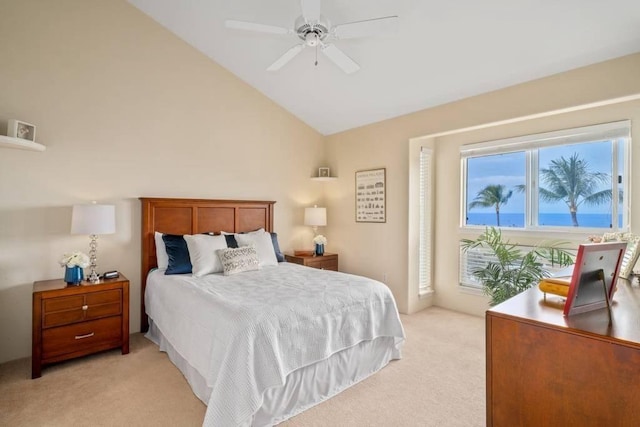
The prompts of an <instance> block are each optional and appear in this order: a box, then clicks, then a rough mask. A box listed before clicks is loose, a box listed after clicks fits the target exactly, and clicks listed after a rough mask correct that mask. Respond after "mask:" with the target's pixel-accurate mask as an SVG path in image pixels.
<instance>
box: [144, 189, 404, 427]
mask: <svg viewBox="0 0 640 427" xmlns="http://www.w3.org/2000/svg"><path fill="white" fill-rule="evenodd" d="M141 202H142V277H141V292H142V298H141V329H142V331H146V332H147V334H146V336H147V337H148V338H149V339H151V340H152V341H154V342H155V343H156V344H158V346H159V348H160V350H161V351H165V352H167V354H168V356H169V358H170V360H171V361H172V362H173V364H174V365H176V367H178V369H179V370H180V371H181V372H182V373H183V375H184V376H185V378H186V379H187V381H188V382H189V384H190V386H191V388H192V390H193V392H194V394H195V395H196V396H197V397H198V398H199V399H200V400H202V401H203V402H204V403H205V404H206V405H207V412H206V415H205V419H204V422H203V425H206V426H270V425H274V424H278V423H280V422H282V421H284V420H286V419H288V418H290V417H292V416H295V415H296V414H298V413H300V412H302V411H304V410H305V409H308V408H310V407H312V406H314V405H316V404H318V403H320V402H322V401H324V400H326V399H329V398H331V397H332V396H334V395H336V394H337V393H339V392H341V391H343V390H344V389H346V388H348V387H350V386H351V385H353V384H356V383H357V382H359V381H361V380H363V379H365V378H367V377H369V376H370V375H372V374H374V373H376V372H377V371H379V370H380V369H382V368H383V367H384V366H386V365H387V364H388V363H389V362H390V361H391V360H394V359H399V358H400V351H401V347H402V344H403V342H404V332H403V329H402V325H401V323H400V319H399V315H398V312H397V309H396V305H395V301H394V300H393V296H392V295H391V292H390V291H389V289H388V288H387V287H386V286H385V285H384V284H382V283H380V282H376V281H373V280H371V279H367V278H364V277H361V276H355V275H350V274H345V273H339V272H334V271H326V270H317V269H312V268H309V267H304V266H300V265H297V264H292V263H277V265H267V266H264V267H262V268H260V269H258V270H252V271H245V272H242V273H239V274H234V275H229V276H225V275H223V274H222V273H214V274H206V275H201V277H193V276H192V274H174V275H165V274H164V273H165V270H164V269H163V268H157V267H158V260H157V255H156V244H155V242H156V232H159V233H165V234H170V235H200V234H201V233H216V234H217V233H220V232H227V233H231V234H232V235H233V234H234V233H245V232H252V231H254V230H259V229H264V230H265V232H266V233H270V232H272V231H273V211H274V210H273V205H274V203H275V202H270V201H239V200H204V199H167V198H162V199H160V198H142V199H141ZM235 235H236V236H238V234H235ZM252 250H253V249H252ZM194 275H195V264H194Z"/></svg>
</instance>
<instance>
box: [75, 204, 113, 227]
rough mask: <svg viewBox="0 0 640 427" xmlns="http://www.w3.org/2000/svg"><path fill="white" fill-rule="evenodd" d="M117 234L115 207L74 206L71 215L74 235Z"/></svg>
mask: <svg viewBox="0 0 640 427" xmlns="http://www.w3.org/2000/svg"><path fill="white" fill-rule="evenodd" d="M115 232H116V207H115V206H114V205H95V204H94V205H74V206H73V213H72V214H71V233H72V234H113V233H115Z"/></svg>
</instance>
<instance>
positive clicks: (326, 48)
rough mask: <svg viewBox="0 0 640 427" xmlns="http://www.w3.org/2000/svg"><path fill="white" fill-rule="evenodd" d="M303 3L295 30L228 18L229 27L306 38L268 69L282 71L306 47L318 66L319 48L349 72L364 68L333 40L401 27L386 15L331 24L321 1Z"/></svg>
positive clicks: (309, 0)
mask: <svg viewBox="0 0 640 427" xmlns="http://www.w3.org/2000/svg"><path fill="white" fill-rule="evenodd" d="M300 4H301V8H302V15H301V16H299V17H298V18H297V19H296V20H295V23H294V27H293V29H289V28H284V27H277V26H273V25H265V24H255V23H253V22H245V21H235V20H227V21H225V25H226V27H227V28H233V29H236V30H247V31H257V32H260V33H267V34H277V35H288V34H295V35H296V36H297V37H298V38H299V39H300V40H302V43H299V44H297V45H295V46H293V47H292V48H291V49H289V50H287V51H286V52H285V53H284V55H282V56H281V57H280V58H278V59H277V60H276V61H275V62H274V63H273V64H271V65H270V66H269V67H268V68H267V71H277V70H279V69H280V68H282V67H283V66H284V65H285V64H286V63H288V62H289V61H291V60H292V59H293V58H295V57H296V55H298V54H299V53H300V52H302V50H303V49H304V48H306V47H312V48H315V49H316V62H315V64H316V65H318V58H317V55H318V53H317V52H318V47H319V48H320V51H321V52H322V53H323V54H324V55H325V56H326V57H327V58H329V59H330V60H331V61H332V62H333V63H334V64H336V65H337V66H338V67H339V68H341V69H342V71H344V72H345V73H347V74H351V73H355V72H356V71H358V70H359V69H360V66H359V65H358V64H357V63H356V62H355V61H354V60H353V59H351V58H349V57H348V56H347V55H346V54H345V53H344V52H343V51H342V50H340V49H338V48H337V47H336V46H335V45H334V44H332V43H329V42H330V41H332V40H343V39H352V38H357V37H366V36H373V35H379V34H383V33H388V32H391V31H394V30H395V29H396V28H397V23H398V17H397V16H385V17H381V18H375V19H367V20H364V21H357V22H349V23H346V24H341V25H336V26H331V24H330V23H329V21H328V20H327V19H326V18H325V17H324V16H322V15H321V14H320V5H321V0H301V1H300Z"/></svg>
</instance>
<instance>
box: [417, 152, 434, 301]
mask: <svg viewBox="0 0 640 427" xmlns="http://www.w3.org/2000/svg"><path fill="white" fill-rule="evenodd" d="M432 195H433V150H431V149H430V148H426V147H422V148H421V149H420V254H419V260H420V261H419V262H420V266H419V268H420V272H419V289H418V292H419V294H420V295H423V294H426V293H429V292H431V291H432V290H433V284H432V268H431V266H432V264H433V254H432V250H431V249H432V241H433V233H432V227H433V215H432V210H433V206H432V203H433V197H432Z"/></svg>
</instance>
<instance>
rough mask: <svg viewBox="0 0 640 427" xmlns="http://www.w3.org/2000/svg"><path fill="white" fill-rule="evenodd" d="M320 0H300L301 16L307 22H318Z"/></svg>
mask: <svg viewBox="0 0 640 427" xmlns="http://www.w3.org/2000/svg"><path fill="white" fill-rule="evenodd" d="M321 4H322V1H321V0H300V6H301V8H302V16H303V17H304V20H305V21H307V23H311V22H318V21H319V20H320V5H321Z"/></svg>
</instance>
